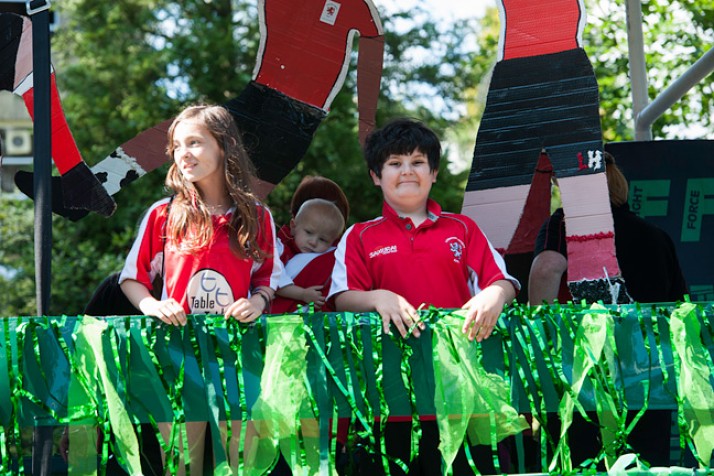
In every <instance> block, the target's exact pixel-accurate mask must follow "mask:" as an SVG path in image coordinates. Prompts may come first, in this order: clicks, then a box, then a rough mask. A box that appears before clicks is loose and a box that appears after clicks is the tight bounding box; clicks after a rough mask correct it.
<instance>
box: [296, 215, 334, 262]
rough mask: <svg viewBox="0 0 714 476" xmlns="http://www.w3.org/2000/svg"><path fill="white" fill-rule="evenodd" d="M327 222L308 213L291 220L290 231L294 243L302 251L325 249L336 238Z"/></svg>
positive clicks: (319, 251)
mask: <svg viewBox="0 0 714 476" xmlns="http://www.w3.org/2000/svg"><path fill="white" fill-rule="evenodd" d="M331 228H332V227H331V226H329V224H328V223H326V222H324V221H321V220H319V219H318V218H317V217H312V216H310V215H307V216H300V219H299V220H298V221H295V220H293V222H292V232H293V239H294V240H295V245H296V246H297V248H298V249H299V250H300V251H301V252H302V253H322V252H324V251H327V250H328V249H329V248H330V247H331V246H332V243H334V242H335V240H336V239H337V234H336V233H335V232H334V230H332V229H331Z"/></svg>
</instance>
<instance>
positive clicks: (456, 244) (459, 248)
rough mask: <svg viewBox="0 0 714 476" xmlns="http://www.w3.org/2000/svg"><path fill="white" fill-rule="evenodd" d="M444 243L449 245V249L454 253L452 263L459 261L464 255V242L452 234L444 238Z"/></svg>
mask: <svg viewBox="0 0 714 476" xmlns="http://www.w3.org/2000/svg"><path fill="white" fill-rule="evenodd" d="M446 244H447V245H448V246H449V251H451V254H452V255H454V263H460V262H461V258H462V257H463V255H464V248H465V246H464V242H463V241H461V240H460V239H458V238H456V237H455V236H452V237H450V238H447V239H446Z"/></svg>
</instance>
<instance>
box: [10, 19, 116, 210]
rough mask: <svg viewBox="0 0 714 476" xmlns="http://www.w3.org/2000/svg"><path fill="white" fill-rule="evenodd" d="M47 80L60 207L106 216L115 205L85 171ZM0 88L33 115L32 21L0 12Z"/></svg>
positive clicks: (85, 167) (51, 86)
mask: <svg viewBox="0 0 714 476" xmlns="http://www.w3.org/2000/svg"><path fill="white" fill-rule="evenodd" d="M51 74H52V76H51V77H50V88H51V90H50V98H51V101H52V106H51V107H52V119H51V121H52V131H51V133H52V149H51V150H52V158H53V160H54V163H55V166H56V167H57V170H58V171H59V173H60V177H59V178H58V179H57V180H58V181H59V182H60V183H61V190H62V191H63V193H62V195H61V196H58V197H57V199H58V200H62V206H63V208H66V209H82V210H90V211H94V212H97V213H99V214H101V215H105V216H109V215H111V214H112V213H113V212H114V209H115V208H116V204H115V203H114V200H113V199H112V198H111V196H109V194H107V192H106V190H105V189H104V187H102V185H101V183H100V182H99V181H98V180H97V178H96V177H95V176H94V174H93V173H92V172H91V171H90V170H89V167H87V164H86V163H85V162H84V161H83V160H82V156H81V155H80V153H79V150H77V145H76V144H75V142H74V137H72V132H71V131H70V129H69V126H68V125H67V120H66V119H65V116H64V112H63V110H62V104H61V103H60V98H59V93H58V92H57V85H56V84H55V74H54V71H53V72H52V73H51ZM0 89H2V90H5V91H10V92H12V93H14V94H16V95H18V96H20V97H22V99H23V100H24V101H25V106H26V107H27V110H28V112H29V113H30V116H31V117H32V116H33V115H34V102H35V101H34V97H35V95H34V88H33V75H32V22H31V21H30V20H29V19H28V18H27V17H24V16H21V15H16V14H14V13H0ZM28 187H29V190H23V191H24V192H25V193H26V194H28V195H32V194H33V192H32V187H33V181H32V177H31V175H30V181H29V183H27V184H24V187H23V188H25V189H27V188H28Z"/></svg>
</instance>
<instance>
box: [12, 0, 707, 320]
mask: <svg viewBox="0 0 714 476" xmlns="http://www.w3.org/2000/svg"><path fill="white" fill-rule="evenodd" d="M586 4H587V10H588V26H587V28H586V31H585V35H584V43H585V47H586V49H587V51H588V54H589V55H590V58H591V61H592V62H593V65H594V67H595V71H596V76H597V78H598V82H599V84H600V93H601V105H602V123H603V132H604V136H605V140H606V141H615V140H631V139H632V138H633V132H632V117H631V112H630V111H631V99H630V97H631V89H630V85H629V79H628V76H627V69H628V58H627V41H626V24H625V5H624V1H618V2H615V1H613V0H588V1H587V2H586ZM642 6H643V15H644V18H645V25H644V31H645V43H646V45H647V50H646V53H647V65H648V67H649V68H650V75H649V88H650V91H649V97H650V99H653V98H654V97H655V96H656V94H657V93H658V92H660V91H661V90H663V89H664V88H665V87H666V86H667V85H669V84H671V82H672V81H673V80H674V79H676V78H677V77H679V76H680V75H681V74H682V72H683V71H684V70H685V69H686V68H687V67H689V66H690V65H691V64H692V63H693V62H694V61H695V60H696V59H698V58H699V57H700V56H701V55H702V54H703V53H704V52H706V51H707V49H708V48H709V46H710V45H711V43H712V35H713V31H712V25H713V23H714V0H699V1H697V2H692V1H688V0H673V1H664V0H649V1H646V2H643V3H642ZM53 8H57V9H58V10H59V13H60V15H61V17H62V19H63V21H64V23H63V25H62V26H61V28H59V30H58V31H57V33H56V34H55V35H54V39H53V46H52V48H53V56H54V63H55V66H56V68H57V71H58V75H57V78H58V83H59V86H60V89H61V91H62V97H63V104H64V106H65V110H66V113H67V116H68V121H69V124H70V126H71V127H72V132H73V133H74V136H75V139H76V140H77V143H78V145H79V148H80V151H81V152H82V155H83V157H84V158H85V160H86V161H87V162H88V163H89V164H90V165H93V164H95V163H97V162H99V161H100V160H102V159H103V158H104V157H106V156H107V154H109V153H110V152H111V151H112V150H114V148H115V147H116V146H117V145H119V144H121V143H123V142H125V141H126V140H128V139H130V138H131V137H133V136H135V135H136V134H137V133H139V132H141V131H142V130H144V129H146V128H147V127H150V126H152V125H154V124H156V123H158V122H160V121H163V120H165V119H167V118H170V117H171V116H173V115H174V114H176V113H177V112H178V111H179V110H180V109H181V108H182V107H183V106H185V105H188V104H191V103H195V102H200V101H202V102H213V103H222V102H225V101H226V100H228V99H230V98H232V97H235V96H237V95H238V94H239V93H240V92H241V91H242V90H243V88H244V87H245V85H246V84H247V82H248V81H249V80H250V78H251V75H252V71H253V67H254V65H255V58H256V52H257V48H258V43H259V30H258V22H257V18H258V12H257V2H256V1H255V0H251V1H247V0H211V1H203V0H120V1H116V2H90V1H88V0H66V1H63V2H58V4H57V5H56V6H55V5H53ZM381 13H382V23H383V26H384V29H385V38H386V52H385V64H384V75H383V80H382V89H381V96H380V102H379V110H378V124H384V122H385V121H387V120H388V119H390V118H392V117H396V116H400V115H407V116H411V117H416V118H419V119H421V120H424V121H425V122H426V123H427V124H429V125H430V126H432V127H433V128H434V129H435V130H436V131H437V133H438V134H439V135H440V136H441V137H442V138H443V139H444V146H445V162H444V164H443V166H442V168H441V171H440V174H439V181H438V182H437V184H436V187H435V189H434V192H433V195H434V197H435V198H436V199H437V200H439V201H440V202H441V203H442V204H443V205H444V207H445V208H446V209H450V210H459V209H460V208H461V201H462V197H463V189H464V184H465V180H466V173H467V170H468V167H469V165H470V157H471V154H472V153H473V145H474V139H475V137H476V130H477V128H478V120H479V118H480V117H481V114H482V111H483V105H484V102H485V97H486V91H487V87H488V73H489V71H490V69H491V67H492V65H493V63H494V61H495V56H496V48H497V44H498V35H499V21H498V14H497V11H496V9H495V8H490V9H488V10H487V13H486V14H485V15H484V17H483V18H479V19H471V20H468V21H458V22H452V23H448V24H437V23H435V22H434V21H433V18H432V17H431V16H430V15H429V13H428V12H426V11H425V10H424V9H422V8H421V7H419V6H416V7H414V8H411V9H410V10H409V11H406V12H397V13H393V14H390V15H387V14H385V13H384V12H381ZM352 63H353V64H352V67H351V68H350V74H349V75H348V77H347V80H346V83H345V86H344V88H343V89H342V91H341V93H340V94H338V96H337V97H336V99H335V101H334V102H333V104H332V108H331V111H330V113H329V114H328V116H327V118H326V120H325V121H324V122H323V124H322V125H321V126H320V128H319V129H318V131H317V133H316V134H315V137H314V140H313V142H312V145H311V147H310V149H309V150H308V152H307V155H306V157H305V158H304V159H303V161H302V162H301V163H300V164H299V165H298V167H297V168H296V170H295V171H293V173H291V174H290V175H289V176H288V177H286V179H285V180H284V181H283V182H282V183H281V184H280V185H279V186H278V187H277V188H276V189H275V190H274V191H273V193H272V194H271V195H270V197H269V198H268V203H269V205H270V206H271V209H272V210H273V212H274V215H275V217H276V222H277V223H278V224H283V223H286V222H287V220H288V219H289V212H288V203H289V200H290V196H291V194H292V191H293V190H294V189H295V187H296V186H297V184H298V183H299V181H300V179H301V178H302V177H303V176H304V175H307V174H320V175H324V176H327V177H329V178H331V179H333V180H335V181H336V182H338V183H339V184H340V185H342V187H343V188H344V189H345V192H346V193H347V195H348V197H349V198H350V199H351V202H352V210H353V212H352V216H351V219H350V222H355V221H358V220H364V219H367V218H371V217H373V216H375V215H377V214H379V213H380V210H381V199H380V194H379V191H378V190H377V189H375V187H374V186H373V185H372V182H371V180H370V178H369V176H368V174H367V171H366V168H365V166H364V164H363V161H362V158H361V152H360V147H359V144H358V142H357V112H356V102H355V94H356V91H355V90H356V87H355V84H356V78H355V72H356V65H355V63H356V61H355V57H353V58H352ZM711 112H712V90H711V85H710V83H709V82H706V81H705V82H703V83H702V84H701V85H699V86H698V87H697V88H696V89H695V90H694V91H692V92H691V93H690V94H688V95H687V96H686V97H685V98H684V99H683V100H682V101H680V103H678V104H677V105H676V106H675V107H674V108H673V109H672V110H671V111H669V112H668V113H667V114H666V115H665V117H663V118H662V119H661V120H659V121H657V123H655V125H654V134H655V137H681V136H682V135H684V134H686V133H688V132H691V131H692V130H694V129H693V128H690V129H689V130H688V129H687V126H689V125H690V124H693V123H695V122H696V123H697V124H698V125H699V128H700V129H701V130H704V131H705V132H709V133H711V129H712V123H711V119H710V117H712V114H711ZM675 125H680V128H679V129H678V128H676V127H673V126H675ZM682 125H683V126H684V127H683V128H682V127H681V126H682ZM450 162H453V165H454V167H453V168H452V167H450V166H449V163H450ZM452 170H454V171H457V172H456V173H452ZM165 172H166V168H165V167H163V168H161V169H158V170H156V171H154V172H152V173H150V174H148V175H147V176H145V177H143V178H142V179H141V180H139V181H138V182H136V183H135V184H133V185H131V186H130V187H128V188H127V189H126V190H124V191H122V192H120V193H118V194H117V195H115V198H116V200H117V203H118V210H117V212H116V213H115V214H114V216H112V217H110V218H108V219H105V218H102V217H100V216H97V215H94V214H90V215H89V216H87V217H86V218H84V219H82V220H80V221H78V222H76V223H73V222H68V221H66V220H64V219H61V218H58V217H55V218H54V219H53V224H54V236H53V257H52V275H53V289H52V302H51V307H50V310H51V313H52V314H62V313H67V314H76V313H80V312H81V311H82V309H83V307H84V304H85V303H86V302H87V300H88V299H89V296H90V295H91V293H92V291H93V290H94V288H95V286H96V285H97V284H98V283H99V282H100V281H101V279H102V278H103V277H104V276H106V275H107V274H108V273H110V272H112V271H116V270H118V269H120V267H121V265H122V263H123V259H124V257H125V255H126V253H127V251H128V249H129V246H130V245H131V242H132V240H133V236H134V233H135V229H136V224H137V222H138V220H139V219H140V217H141V214H142V213H143V211H144V210H146V208H147V207H148V205H149V204H150V203H152V202H153V201H154V200H156V199H158V198H160V197H161V196H163V195H164V194H165V191H164V189H163V179H164V175H165ZM31 217H32V206H31V203H30V202H28V201H15V200H8V199H6V198H2V199H0V263H2V264H3V266H4V267H5V268H4V269H6V270H7V269H9V270H11V272H10V273H8V272H7V271H5V272H0V295H1V296H2V313H3V315H8V314H34V313H35V312H36V311H35V304H34V299H35V297H34V296H35V292H34V260H33V251H32V239H31V238H32V236H33V232H32V226H33V225H32V218H31ZM10 276H12V278H10Z"/></svg>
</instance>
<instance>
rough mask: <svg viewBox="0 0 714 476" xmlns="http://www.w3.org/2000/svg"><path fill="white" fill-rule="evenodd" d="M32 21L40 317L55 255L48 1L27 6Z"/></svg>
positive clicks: (47, 302) (47, 296)
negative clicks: (53, 251)
mask: <svg viewBox="0 0 714 476" xmlns="http://www.w3.org/2000/svg"><path fill="white" fill-rule="evenodd" d="M27 13H28V15H30V16H31V18H32V68H33V88H34V95H35V97H34V101H35V104H34V108H35V110H34V114H33V116H34V121H33V123H34V148H35V154H34V158H33V167H34V188H35V234H34V236H35V296H36V298H37V315H38V316H45V315H47V314H48V313H49V308H50V289H51V288H50V285H51V271H52V269H51V265H52V261H51V253H52V185H51V184H52V182H51V180H52V157H51V155H52V146H51V144H52V140H51V130H52V129H51V127H52V124H51V120H50V117H51V111H50V100H51V96H50V73H51V71H50V12H49V2H47V1H45V0H40V1H33V2H28V3H27Z"/></svg>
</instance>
